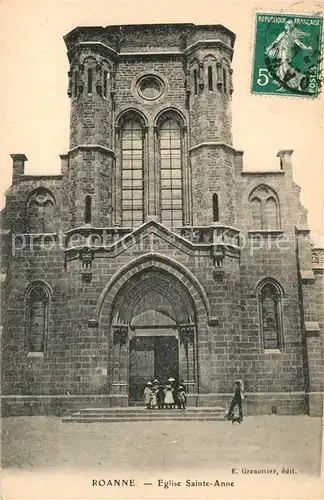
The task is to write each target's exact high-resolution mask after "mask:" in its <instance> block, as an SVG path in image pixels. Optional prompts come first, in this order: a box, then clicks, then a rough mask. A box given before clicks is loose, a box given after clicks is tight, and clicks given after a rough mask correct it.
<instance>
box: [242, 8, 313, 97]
mask: <svg viewBox="0 0 324 500" xmlns="http://www.w3.org/2000/svg"><path fill="white" fill-rule="evenodd" d="M322 25H323V19H322V17H319V16H304V15H295V14H287V15H284V14H256V28H255V42H254V59H253V73H252V89H251V90H252V93H255V94H272V95H286V96H302V97H317V96H318V94H319V91H320V87H321V74H320V73H321V71H320V64H321V61H322V57H321V42H322Z"/></svg>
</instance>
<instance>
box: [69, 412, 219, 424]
mask: <svg viewBox="0 0 324 500" xmlns="http://www.w3.org/2000/svg"><path fill="white" fill-rule="evenodd" d="M180 420H181V421H187V422H202V421H209V422H216V421H221V420H223V421H225V419H224V417H223V416H221V415H185V414H184V415H174V416H172V415H170V416H163V415H162V414H161V415H157V416H156V417H155V418H152V417H151V416H149V415H147V416H145V415H138V416H127V415H126V416H125V415H122V416H109V417H107V416H93V417H92V416H87V417H85V416H82V415H72V416H71V417H63V419H62V422H63V423H73V422H76V423H83V424H87V423H93V422H100V423H108V422H158V421H170V422H172V421H180Z"/></svg>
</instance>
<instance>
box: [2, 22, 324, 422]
mask: <svg viewBox="0 0 324 500" xmlns="http://www.w3.org/2000/svg"><path fill="white" fill-rule="evenodd" d="M234 41H235V35H234V34H233V33H232V32H231V31H229V30H228V29H226V28H225V27H223V26H221V25H208V26H205V25H203V26H198V25H193V24H180V25H165V24H161V25H146V26H137V25H130V26H108V27H106V28H102V27H85V28H82V27H81V28H76V29H74V30H73V31H72V32H70V33H69V34H68V35H66V37H65V42H66V46H67V51H68V52H67V54H68V59H69V64H70V70H69V73H68V82H69V83H68V96H69V98H70V100H71V117H70V146H69V151H68V152H67V153H66V154H63V155H61V164H62V165H61V174H60V175H46V176H45V175H40V176H36V175H26V174H25V173H24V166H25V161H26V160H27V158H26V156H25V155H24V154H13V155H12V159H13V175H12V186H11V187H10V188H9V189H8V191H7V192H6V207H5V209H4V211H3V213H2V218H3V229H2V235H3V243H2V244H3V251H2V253H3V259H2V261H3V262H2V265H3V269H2V291H3V311H4V312H3V333H2V388H3V395H4V396H3V408H4V409H5V411H6V412H7V413H11V414H13V413H15V412H16V413H19V412H24V411H27V409H28V408H29V409H30V408H31V406H33V408H36V411H39V412H42V411H48V410H51V408H52V409H53V408H54V406H55V405H56V404H59V405H63V406H64V405H67V406H74V407H82V406H85V405H86V404H87V405H89V404H96V405H98V404H100V405H103V406H128V405H130V404H138V403H139V401H140V399H141V397H142V390H143V387H144V385H145V383H146V382H147V380H149V379H152V378H156V377H157V378H158V379H160V380H162V381H163V380H166V379H167V378H168V377H169V376H173V377H175V378H177V379H180V380H183V381H184V383H185V385H186V386H187V389H188V400H189V405H192V406H214V405H225V403H226V401H228V398H229V397H230V394H231V393H232V388H233V381H234V380H235V379H236V378H242V379H243V380H244V385H245V391H246V394H247V401H246V404H247V409H248V412H249V413H271V412H277V413H281V414H296V413H309V414H310V415H319V414H320V413H321V411H322V394H323V393H322V391H323V387H322V380H323V363H322V360H323V357H322V354H323V325H324V318H323V310H322V309H323V308H322V304H323V268H324V251H323V250H322V249H315V248H313V247H312V246H311V244H310V236H309V230H308V227H307V220H306V210H305V209H304V208H303V206H302V205H301V203H300V200H299V192H300V188H299V187H298V186H297V185H296V184H295V183H294V181H293V177H292V164H291V156H292V151H289V150H285V151H279V153H278V157H279V159H278V169H277V170H274V171H262V159H261V158H260V171H253V172H251V171H250V172H249V171H244V170H243V152H242V151H237V150H235V148H234V146H233V141H232V132H231V129H232V126H231V96H232V93H233V75H232V69H231V61H232V57H233V49H234Z"/></svg>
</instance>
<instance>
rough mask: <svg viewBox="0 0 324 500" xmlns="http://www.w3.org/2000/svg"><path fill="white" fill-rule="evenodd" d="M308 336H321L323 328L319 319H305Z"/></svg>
mask: <svg viewBox="0 0 324 500" xmlns="http://www.w3.org/2000/svg"><path fill="white" fill-rule="evenodd" d="M305 331H306V337H319V336H320V333H321V328H320V326H319V323H318V321H305Z"/></svg>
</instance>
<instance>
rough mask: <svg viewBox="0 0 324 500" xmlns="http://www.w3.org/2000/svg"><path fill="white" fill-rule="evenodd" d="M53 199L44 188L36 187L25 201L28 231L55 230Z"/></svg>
mask: <svg viewBox="0 0 324 500" xmlns="http://www.w3.org/2000/svg"><path fill="white" fill-rule="evenodd" d="M54 210H55V200H54V197H53V195H52V194H51V193H50V192H49V191H47V189H44V188H38V189H37V190H36V191H34V192H33V194H32V195H31V196H30V198H29V200H28V202H27V226H28V227H27V230H28V232H29V233H52V232H54V230H55V218H54V215H55V214H54Z"/></svg>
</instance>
